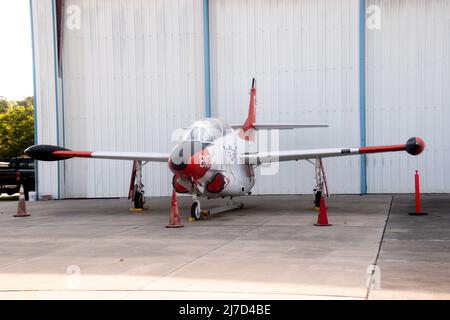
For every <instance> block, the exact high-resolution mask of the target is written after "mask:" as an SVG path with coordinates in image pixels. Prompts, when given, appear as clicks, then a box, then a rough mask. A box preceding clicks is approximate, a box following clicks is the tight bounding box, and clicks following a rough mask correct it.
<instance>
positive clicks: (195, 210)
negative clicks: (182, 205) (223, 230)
mask: <svg viewBox="0 0 450 320" xmlns="http://www.w3.org/2000/svg"><path fill="white" fill-rule="evenodd" d="M201 215H202V214H201V212H200V210H198V203H197V202H194V203H193V204H192V206H191V217H192V218H194V219H195V220H196V221H198V220H200V218H201Z"/></svg>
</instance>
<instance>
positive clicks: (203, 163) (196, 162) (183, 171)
mask: <svg viewBox="0 0 450 320" xmlns="http://www.w3.org/2000/svg"><path fill="white" fill-rule="evenodd" d="M169 167H170V170H172V172H174V173H176V174H178V175H180V176H185V177H192V179H193V180H198V179H200V178H201V177H203V176H204V175H205V174H206V173H207V172H208V170H209V168H211V156H210V155H209V152H208V150H206V149H203V150H201V151H199V152H197V153H195V154H194V155H192V156H191V157H190V158H189V160H188V162H187V163H185V164H183V165H182V166H174V165H173V164H172V161H169Z"/></svg>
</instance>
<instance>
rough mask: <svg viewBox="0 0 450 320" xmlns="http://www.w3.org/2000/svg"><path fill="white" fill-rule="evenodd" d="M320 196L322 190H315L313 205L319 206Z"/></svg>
mask: <svg viewBox="0 0 450 320" xmlns="http://www.w3.org/2000/svg"><path fill="white" fill-rule="evenodd" d="M321 198H322V191H320V190H319V191H317V192H316V194H315V196H314V206H315V207H316V208H320V199H321Z"/></svg>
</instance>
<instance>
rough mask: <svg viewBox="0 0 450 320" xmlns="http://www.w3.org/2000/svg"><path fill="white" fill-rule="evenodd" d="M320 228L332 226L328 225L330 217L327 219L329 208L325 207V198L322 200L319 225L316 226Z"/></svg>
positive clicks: (318, 219) (318, 218)
mask: <svg viewBox="0 0 450 320" xmlns="http://www.w3.org/2000/svg"><path fill="white" fill-rule="evenodd" d="M314 225H315V226H318V227H328V226H331V224H330V223H328V217H327V207H326V205H325V199H324V197H321V198H320V210H319V216H318V217H317V223H315V224H314Z"/></svg>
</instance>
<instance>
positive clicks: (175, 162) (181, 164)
mask: <svg viewBox="0 0 450 320" xmlns="http://www.w3.org/2000/svg"><path fill="white" fill-rule="evenodd" d="M185 149H186V146H185V144H184V143H182V144H180V145H179V146H177V147H176V148H175V149H174V150H173V151H172V154H171V155H170V162H169V166H170V168H171V169H172V170H173V171H176V172H178V171H183V170H184V169H186V168H187V164H188V160H189V155H188V152H186V151H185Z"/></svg>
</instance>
